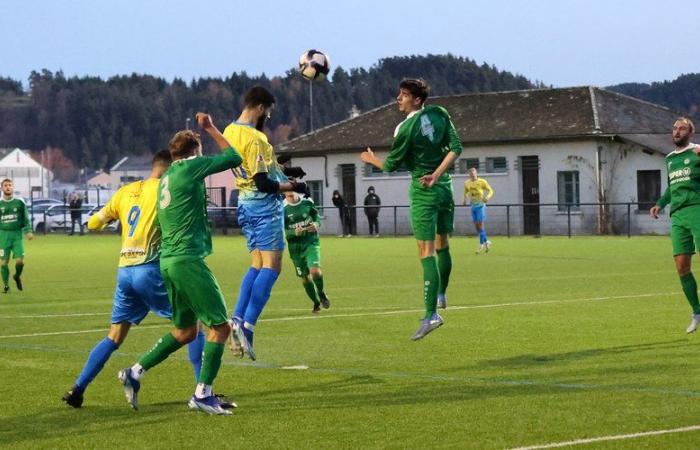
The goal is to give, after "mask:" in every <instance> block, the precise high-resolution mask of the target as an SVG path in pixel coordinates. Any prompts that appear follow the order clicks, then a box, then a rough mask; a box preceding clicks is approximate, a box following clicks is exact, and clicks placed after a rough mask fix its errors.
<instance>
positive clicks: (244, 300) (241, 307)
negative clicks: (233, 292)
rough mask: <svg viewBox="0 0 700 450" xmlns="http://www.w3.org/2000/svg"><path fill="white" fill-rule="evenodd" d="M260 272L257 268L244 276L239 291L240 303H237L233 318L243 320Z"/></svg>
mask: <svg viewBox="0 0 700 450" xmlns="http://www.w3.org/2000/svg"><path fill="white" fill-rule="evenodd" d="M259 273H260V270H258V269H256V268H255V267H251V268H250V269H248V272H246V274H245V275H244V276H243V281H242V282H241V289H240V291H238V301H237V302H236V309H235V310H234V311H233V316H232V317H238V318H241V319H242V318H243V316H244V315H245V311H246V309H248V304H249V303H250V294H251V291H252V290H253V284H254V283H255V280H256V279H257V278H258V274H259Z"/></svg>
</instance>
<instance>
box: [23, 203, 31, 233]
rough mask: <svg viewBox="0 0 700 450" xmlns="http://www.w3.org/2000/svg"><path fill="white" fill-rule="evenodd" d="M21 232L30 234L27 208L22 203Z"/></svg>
mask: <svg viewBox="0 0 700 450" xmlns="http://www.w3.org/2000/svg"><path fill="white" fill-rule="evenodd" d="M22 232H23V233H24V234H27V233H31V232H32V219H31V217H29V208H27V204H26V203H24V202H22Z"/></svg>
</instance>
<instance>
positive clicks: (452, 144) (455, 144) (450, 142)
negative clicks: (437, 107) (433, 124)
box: [441, 108, 462, 156]
mask: <svg viewBox="0 0 700 450" xmlns="http://www.w3.org/2000/svg"><path fill="white" fill-rule="evenodd" d="M441 110H442V112H443V114H444V115H445V122H446V126H447V129H446V133H445V142H444V143H443V144H444V146H445V147H446V148H448V149H449V151H451V152H453V153H456V154H457V156H459V155H461V154H462V140H461V139H460V138H459V134H457V129H456V128H455V124H454V123H452V118H451V117H450V114H449V113H448V112H447V110H446V109H444V108H441Z"/></svg>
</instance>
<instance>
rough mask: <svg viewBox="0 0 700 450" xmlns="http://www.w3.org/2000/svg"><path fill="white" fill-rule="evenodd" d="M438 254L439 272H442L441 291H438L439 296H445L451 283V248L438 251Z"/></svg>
mask: <svg viewBox="0 0 700 450" xmlns="http://www.w3.org/2000/svg"><path fill="white" fill-rule="evenodd" d="M436 253H437V264H438V270H439V271H440V289H438V294H445V292H447V285H448V284H449V283H450V273H451V272H452V256H451V255H450V247H445V248H441V249H438V250H437V252H436Z"/></svg>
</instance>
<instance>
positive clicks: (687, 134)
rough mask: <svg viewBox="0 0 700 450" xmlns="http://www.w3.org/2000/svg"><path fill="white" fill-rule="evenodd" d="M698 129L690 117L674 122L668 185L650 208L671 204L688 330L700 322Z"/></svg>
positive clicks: (654, 210) (654, 212) (653, 212)
mask: <svg viewBox="0 0 700 450" xmlns="http://www.w3.org/2000/svg"><path fill="white" fill-rule="evenodd" d="M694 132H695V125H693V122H692V121H691V120H690V119H688V118H686V117H681V118H679V119H678V120H677V121H676V122H675V123H674V124H673V135H672V136H673V143H674V144H675V145H676V149H675V150H674V151H672V152H671V153H669V154H668V155H667V156H666V167H667V169H668V188H667V189H666V192H664V194H663V195H662V196H661V198H660V199H659V201H658V202H656V205H654V206H653V207H652V208H651V210H649V213H650V214H651V216H652V217H653V218H655V219H656V218H658V217H659V212H660V211H661V210H662V209H663V208H664V207H665V206H666V205H669V204H670V205H671V212H670V215H671V242H672V243H673V259H674V260H675V262H676V271H677V272H678V276H679V277H680V279H681V286H682V288H683V293H684V294H685V297H686V298H687V299H688V303H690V307H691V308H692V310H693V316H692V318H691V321H690V325H688V328H687V329H686V332H687V333H693V332H694V331H695V330H697V328H698V325H699V324H700V300H699V299H698V285H697V282H696V281H695V277H694V276H693V272H691V270H690V262H691V258H692V256H693V254H694V253H695V252H697V251H698V250H700V146H698V145H696V144H693V143H692V142H690V138H691V137H692V136H693V133H694Z"/></svg>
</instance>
